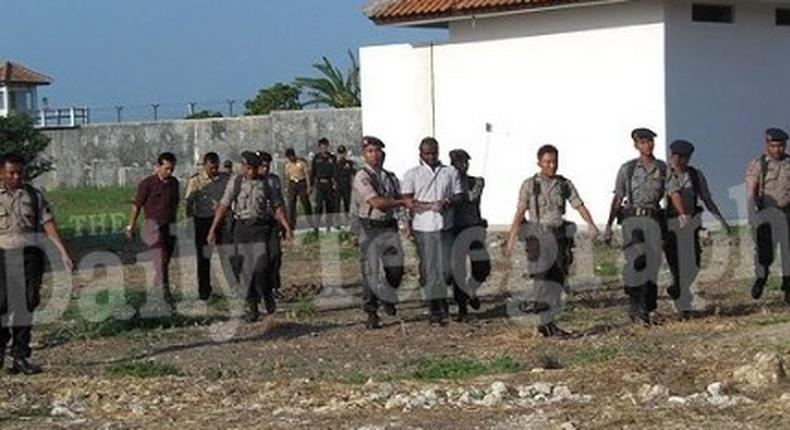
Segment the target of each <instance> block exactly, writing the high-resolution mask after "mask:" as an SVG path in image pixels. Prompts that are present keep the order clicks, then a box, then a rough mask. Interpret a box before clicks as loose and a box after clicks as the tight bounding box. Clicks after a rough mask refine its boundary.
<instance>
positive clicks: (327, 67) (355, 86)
mask: <svg viewBox="0 0 790 430" xmlns="http://www.w3.org/2000/svg"><path fill="white" fill-rule="evenodd" d="M348 57H349V59H350V60H351V65H349V67H348V71H347V72H346V75H345V76H343V73H342V72H341V71H340V69H339V68H337V67H335V66H334V65H332V63H330V62H329V59H327V58H326V57H321V60H322V61H321V62H320V63H316V64H313V68H314V69H316V70H317V71H318V72H319V73H320V74H321V75H322V76H321V77H319V78H296V80H295V81H294V83H295V84H296V85H297V86H299V87H300V88H305V89H307V95H308V96H309V97H310V98H309V99H308V100H307V102H305V105H323V106H330V107H334V108H347V107H357V106H359V105H361V102H360V91H359V64H358V62H357V59H356V57H354V54H353V53H352V52H351V51H348Z"/></svg>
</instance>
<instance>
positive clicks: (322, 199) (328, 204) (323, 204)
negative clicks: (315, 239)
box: [314, 179, 335, 228]
mask: <svg viewBox="0 0 790 430" xmlns="http://www.w3.org/2000/svg"><path fill="white" fill-rule="evenodd" d="M334 212H335V190H334V189H333V187H332V180H331V179H316V181H315V224H314V227H316V228H317V227H320V226H321V215H322V214H323V215H324V216H325V219H326V227H327V228H330V227H332V223H333V221H334V220H333V215H334Z"/></svg>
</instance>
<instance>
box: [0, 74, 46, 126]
mask: <svg viewBox="0 0 790 430" xmlns="http://www.w3.org/2000/svg"><path fill="white" fill-rule="evenodd" d="M51 83H52V79H51V78H49V77H48V76H45V75H43V74H41V73H38V72H36V71H33V70H30V69H28V68H27V67H25V66H23V65H21V64H17V63H12V62H10V61H5V62H0V116H1V117H7V116H8V115H9V114H11V113H14V112H20V113H26V114H28V115H30V116H31V117H33V116H35V115H36V114H37V106H36V100H38V90H37V89H38V87H39V86H42V85H49V84H51Z"/></svg>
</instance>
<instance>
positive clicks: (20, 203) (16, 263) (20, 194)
mask: <svg viewBox="0 0 790 430" xmlns="http://www.w3.org/2000/svg"><path fill="white" fill-rule="evenodd" d="M24 168H25V165H24V160H23V159H22V157H21V156H19V155H16V154H6V155H4V156H3V157H2V158H0V178H1V179H2V182H0V368H2V367H3V365H4V358H5V353H6V348H7V345H8V343H9V341H13V343H12V344H11V357H12V359H13V361H12V363H11V373H23V374H25V375H32V374H35V373H39V372H41V368H40V367H39V366H36V365H34V364H32V363H30V362H29V361H28V359H29V358H30V354H31V349H30V339H31V332H32V325H33V311H34V310H35V308H36V307H37V306H38V305H39V302H40V301H41V282H42V277H43V274H44V263H45V258H46V255H45V253H44V251H43V249H42V246H43V244H42V243H40V237H39V235H38V234H37V233H40V232H42V231H43V233H44V234H45V235H46V236H47V237H48V238H49V240H50V241H52V243H53V244H54V245H55V248H57V250H58V252H59V253H60V260H61V262H62V264H63V266H64V267H65V268H66V269H67V270H69V271H72V270H74V263H73V262H72V261H71V257H69V254H68V252H67V251H66V248H65V247H64V246H63V242H62V241H61V239H60V234H59V233H58V228H57V225H56V224H55V219H54V217H53V215H52V211H51V210H50V207H49V203H47V200H46V199H45V198H44V194H43V193H42V192H41V191H40V190H38V189H36V188H34V187H33V186H32V185H29V184H28V183H26V182H25V180H24Z"/></svg>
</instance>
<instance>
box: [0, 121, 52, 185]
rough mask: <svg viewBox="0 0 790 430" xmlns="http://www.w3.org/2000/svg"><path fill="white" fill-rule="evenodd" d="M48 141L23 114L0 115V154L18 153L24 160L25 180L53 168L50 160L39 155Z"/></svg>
mask: <svg viewBox="0 0 790 430" xmlns="http://www.w3.org/2000/svg"><path fill="white" fill-rule="evenodd" d="M49 141H50V139H49V137H47V136H46V135H45V134H44V133H42V132H41V131H39V130H37V129H36V128H35V127H33V121H32V120H31V119H30V117H28V116H27V115H25V114H11V115H10V116H9V117H8V118H2V117H0V156H5V155H6V154H10V153H16V154H19V155H20V156H21V157H22V158H23V159H24V160H25V166H26V167H25V179H27V180H31V179H33V178H36V177H38V176H40V175H41V174H43V173H45V172H49V171H51V170H54V167H53V166H52V161H51V160H48V159H47V158H45V157H43V156H42V155H41V153H42V152H43V151H44V150H45V149H46V148H47V146H48V145H49Z"/></svg>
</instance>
